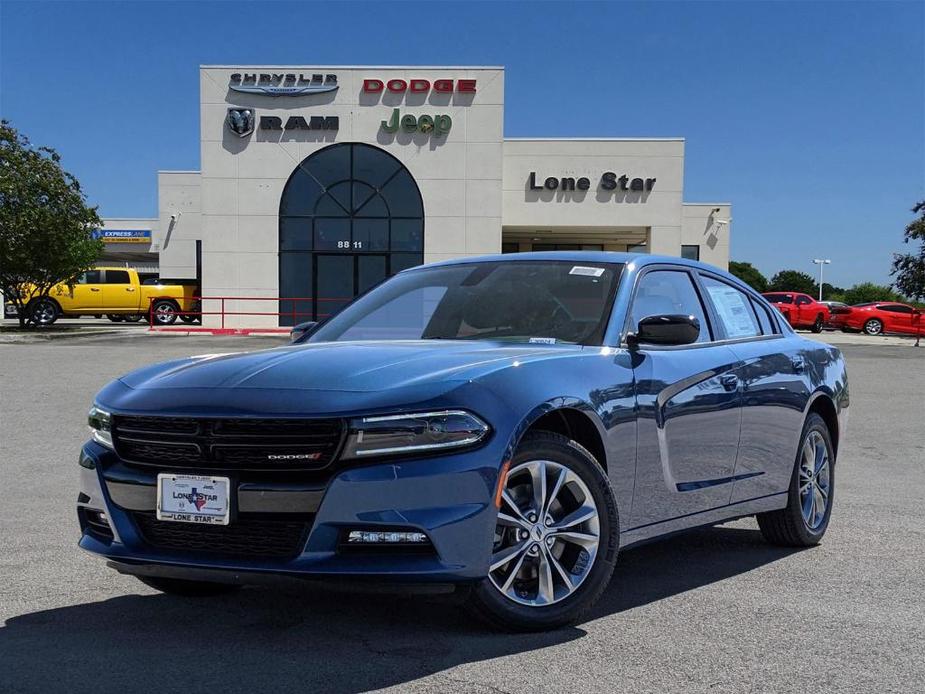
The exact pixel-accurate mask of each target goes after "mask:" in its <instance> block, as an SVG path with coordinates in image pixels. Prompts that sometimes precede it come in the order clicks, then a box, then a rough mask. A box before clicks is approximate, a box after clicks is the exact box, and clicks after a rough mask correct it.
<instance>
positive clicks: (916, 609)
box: [0, 336, 925, 694]
mask: <svg viewBox="0 0 925 694" xmlns="http://www.w3.org/2000/svg"><path fill="white" fill-rule="evenodd" d="M823 337H826V336H823ZM280 342H281V340H280V339H278V338H257V337H249V338H241V337H238V338H213V337H159V338H146V337H132V336H126V337H113V336H104V337H97V338H92V339H86V338H78V339H62V340H54V341H43V342H40V343H32V344H0V421H2V428H0V692H51V691H68V692H90V691H92V692H108V691H115V690H117V689H119V690H127V691H132V692H148V691H150V692H163V691H170V690H183V691H186V692H200V691H207V690H208V691H210V692H232V691H233V692H237V691H254V692H258V691H261V692H262V691H276V692H284V691H298V692H327V691H330V692H359V691H366V690H376V689H389V688H391V689H392V690H393V691H396V692H398V691H401V692H407V691H412V692H447V691H452V692H454V693H460V692H475V693H488V692H530V693H531V694H536V692H617V691H626V692H634V693H641V692H658V693H660V694H663V693H664V692H707V691H709V692H730V693H731V692H806V691H825V692H863V691H872V692H877V693H878V694H880V693H883V692H912V691H921V690H922V687H923V682H925V591H923V586H925V551H923V547H925V503H923V499H925V470H923V466H925V349H914V348H911V347H909V346H908V343H906V344H902V345H891V344H882V343H876V342H873V341H866V342H865V341H861V340H845V341H844V344H843V350H844V352H845V354H846V356H847V359H848V368H849V378H850V383H851V419H850V423H849V424H850V429H849V432H848V436H847V439H846V440H845V441H844V444H843V448H842V451H841V452H840V456H839V460H838V465H837V467H836V470H837V482H836V501H835V510H834V514H833V518H832V523H831V526H830V529H829V533H828V535H827V536H826V538H825V540H824V542H823V543H822V545H820V546H819V547H817V548H813V549H809V550H803V551H790V550H785V549H780V548H772V547H770V546H768V545H765V544H764V543H763V542H762V540H761V537H760V536H759V534H758V531H757V526H756V524H755V523H754V521H753V520H743V521H737V522H735V523H730V524H727V525H725V526H722V527H718V528H712V529H707V530H701V531H696V532H694V533H691V534H687V535H681V536H676V537H674V538H671V539H669V540H665V541H663V542H660V543H657V544H653V545H649V546H646V547H641V548H639V549H634V550H629V551H627V552H626V553H625V554H623V555H621V558H620V562H619V565H618V569H617V572H616V575H615V578H614V581H613V582H612V584H611V586H610V588H609V590H608V591H607V592H606V593H605V596H604V598H603V600H602V601H601V602H600V604H599V605H598V606H597V608H596V609H595V610H594V613H593V615H592V617H591V619H590V620H589V621H587V622H585V623H583V624H581V625H579V626H577V627H574V628H568V629H563V630H559V631H556V632H552V633H546V634H533V635H508V634H497V633H492V632H489V631H486V630H485V629H484V628H483V627H482V626H481V625H480V624H477V623H474V622H473V621H471V620H470V619H469V618H468V617H467V616H466V615H465V614H464V613H462V612H461V611H460V610H458V609H457V608H456V607H455V606H453V605H452V604H448V603H446V602H443V601H439V600H435V599H433V598H431V599H427V600H423V599H421V598H405V597H401V598H399V597H393V596H377V595H352V594H343V593H336V592H332V591H328V590H318V589H317V588H314V587H305V588H292V589H287V590H279V589H265V588H253V589H251V588H249V589H245V590H243V591H241V592H239V593H237V594H234V595H231V596H226V597H221V598H214V599H207V600H200V601H196V600H191V599H181V598H175V597H169V596H165V595H161V594H157V593H155V592H154V591H152V590H150V589H148V588H146V587H145V586H143V585H142V584H140V583H138V582H137V581H135V580H134V579H132V578H129V577H124V576H120V575H117V574H115V573H114V572H112V571H111V570H109V569H106V568H105V567H104V565H103V562H102V561H99V560H98V559H96V558H95V557H91V556H89V555H86V554H84V553H83V552H81V551H80V550H79V549H78V548H77V547H76V540H77V525H76V518H75V513H74V498H75V496H76V486H75V485H76V478H77V464H76V458H77V451H78V449H79V446H80V444H81V442H82V441H83V440H84V436H85V430H86V419H85V415H86V411H87V406H88V405H89V403H90V401H91V398H92V397H93V394H94V393H95V392H96V391H97V390H98V389H99V388H100V387H101V386H102V385H104V383H106V382H107V381H108V380H109V379H111V378H113V377H114V376H116V375H118V374H120V373H123V372H125V371H127V370H129V369H131V368H134V367H136V366H139V365H142V364H146V363H150V362H153V361H157V360H162V359H167V358H171V357H175V356H182V355H188V354H202V353H207V352H227V351H234V350H237V349H256V348H261V347H265V346H271V345H276V344H280Z"/></svg>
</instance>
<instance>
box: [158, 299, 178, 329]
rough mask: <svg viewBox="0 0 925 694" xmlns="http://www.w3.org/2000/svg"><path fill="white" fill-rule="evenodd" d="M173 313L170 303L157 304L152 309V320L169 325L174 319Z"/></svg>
mask: <svg viewBox="0 0 925 694" xmlns="http://www.w3.org/2000/svg"><path fill="white" fill-rule="evenodd" d="M175 313H176V311H174V308H173V306H171V305H170V304H159V305H158V306H156V307H155V309H154V320H156V321H157V322H158V323H161V324H163V325H170V324H171V323H173V321H174V320H175V315H174V314H175Z"/></svg>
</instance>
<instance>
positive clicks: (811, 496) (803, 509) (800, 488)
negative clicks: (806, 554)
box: [756, 412, 835, 547]
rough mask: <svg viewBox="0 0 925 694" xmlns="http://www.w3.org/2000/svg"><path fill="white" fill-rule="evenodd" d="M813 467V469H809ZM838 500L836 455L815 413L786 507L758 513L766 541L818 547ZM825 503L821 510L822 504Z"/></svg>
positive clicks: (799, 452)
mask: <svg viewBox="0 0 925 694" xmlns="http://www.w3.org/2000/svg"><path fill="white" fill-rule="evenodd" d="M810 468H812V469H810ZM834 501H835V453H834V449H833V448H832V438H831V436H830V435H829V428H828V427H827V426H826V423H825V420H824V419H822V417H820V416H819V415H818V414H816V413H815V412H813V413H811V414H810V415H809V417H807V418H806V423H805V424H804V425H803V433H802V435H801V436H800V446H799V448H798V449H797V459H796V462H795V463H794V466H793V473H792V475H791V477H790V488H789V490H788V492H787V506H786V508H782V509H780V510H778V511H768V512H766V513H759V514H758V515H757V516H756V518H757V519H758V527H759V528H760V529H761V534H762V535H763V536H764V539H765V540H766V541H767V542H769V543H770V544H772V545H780V546H783V547H811V546H813V545H817V544H819V541H820V540H821V539H822V536H823V535H825V531H826V529H827V528H828V527H829V518H830V517H831V515H832V504H833V503H834ZM820 504H824V508H823V509H822V510H820V509H819V505H820Z"/></svg>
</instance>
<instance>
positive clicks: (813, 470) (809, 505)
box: [800, 431, 831, 530]
mask: <svg viewBox="0 0 925 694" xmlns="http://www.w3.org/2000/svg"><path fill="white" fill-rule="evenodd" d="M830 494H831V476H830V464H829V449H828V447H827V446H826V445H825V439H823V438H822V434H820V433H819V432H818V431H811V432H809V435H808V436H807V437H806V440H805V441H804V442H803V451H802V457H801V459H800V508H801V510H802V512H803V522H804V523H806V527H807V528H809V529H810V530H817V529H818V528H819V527H820V526H821V525H822V524H823V522H824V521H825V515H826V510H827V509H828V507H829V496H830Z"/></svg>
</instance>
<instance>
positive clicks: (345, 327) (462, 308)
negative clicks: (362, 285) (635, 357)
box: [310, 261, 623, 344]
mask: <svg viewBox="0 0 925 694" xmlns="http://www.w3.org/2000/svg"><path fill="white" fill-rule="evenodd" d="M622 270H623V265H622V264H619V263H574V262H570V261H526V262H523V261H519V262H518V261H514V262H494V263H466V264H461V265H448V266H444V267H435V268H428V269H424V270H417V271H411V272H407V273H404V274H401V275H398V276H396V277H394V278H393V279H391V280H389V281H387V282H385V283H383V284H381V285H379V286H378V287H376V288H375V289H373V290H372V291H371V292H369V293H368V294H366V295H365V296H363V297H361V298H360V299H358V300H357V301H356V302H354V303H353V304H351V305H350V306H348V307H347V308H345V309H344V310H343V311H341V312H340V313H339V314H337V315H336V316H334V317H333V318H331V319H330V320H329V321H328V322H327V323H325V324H324V325H323V326H321V328H319V329H318V331H317V332H316V333H315V334H314V335H312V337H311V340H310V342H336V341H346V340H421V339H423V340H500V341H505V342H520V343H531V342H532V343H537V344H553V343H571V344H600V343H601V341H602V339H603V335H604V330H605V328H606V327H607V319H608V317H609V315H610V308H611V305H612V303H613V297H614V293H615V291H616V287H617V282H618V280H619V278H620V273H621V272H622Z"/></svg>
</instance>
